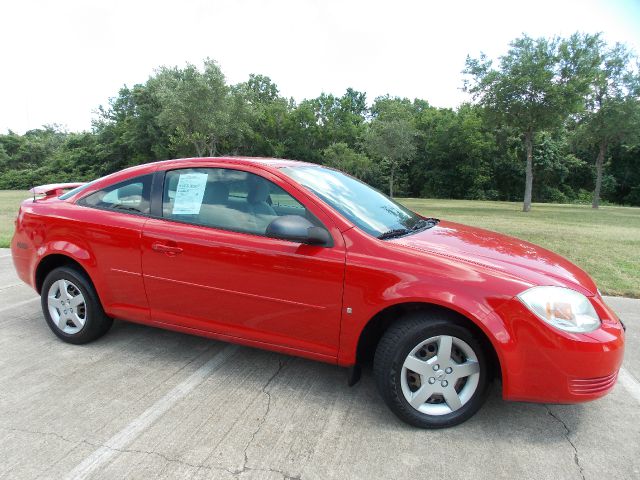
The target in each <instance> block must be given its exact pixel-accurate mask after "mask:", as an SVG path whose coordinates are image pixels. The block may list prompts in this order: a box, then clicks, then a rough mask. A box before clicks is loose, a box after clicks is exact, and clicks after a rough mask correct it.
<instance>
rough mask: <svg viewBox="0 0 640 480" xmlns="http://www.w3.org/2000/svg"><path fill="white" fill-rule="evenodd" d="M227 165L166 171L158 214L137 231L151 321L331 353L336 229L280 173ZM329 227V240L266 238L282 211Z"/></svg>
mask: <svg viewBox="0 0 640 480" xmlns="http://www.w3.org/2000/svg"><path fill="white" fill-rule="evenodd" d="M265 177H266V175H264V174H263V175H258V174H256V173H253V172H251V171H246V170H241V169H229V168H185V169H179V170H171V171H168V172H166V174H165V180H164V188H163V195H162V199H163V206H162V207H163V208H162V218H155V219H150V220H148V221H147V223H146V224H145V226H144V230H143V235H142V270H143V277H144V283H145V288H146V291H147V295H148V298H149V303H150V309H151V318H152V319H153V320H155V321H157V322H161V323H165V324H171V325H177V326H180V327H186V328H190V329H195V330H199V331H206V332H212V333H217V334H220V335H224V336H228V337H235V338H237V339H244V340H246V341H248V342H249V343H254V344H258V346H260V344H262V345H263V346H268V345H272V346H273V345H277V346H280V347H285V348H286V349H288V350H291V351H292V353H298V354H301V355H304V354H305V352H306V353H312V354H313V356H315V357H321V358H324V359H325V360H332V359H334V358H335V357H337V353H338V342H339V331H340V321H341V310H342V288H343V279H344V270H345V247H344V243H343V240H342V236H341V234H340V232H339V231H338V230H337V229H336V228H335V227H333V225H332V224H331V223H330V220H329V218H328V217H327V216H326V215H325V214H324V212H322V211H318V209H317V207H316V208H315V209H314V210H313V211H312V210H310V209H308V208H307V207H305V206H304V205H303V204H302V203H301V202H299V201H298V200H297V199H296V198H295V197H294V196H293V195H291V194H290V193H289V192H287V191H286V190H285V189H284V188H283V187H282V186H281V185H278V183H277V182H280V180H279V179H278V178H277V177H274V176H269V178H265ZM291 214H299V215H302V216H305V217H306V218H308V219H310V220H311V221H313V222H315V223H316V224H317V225H319V226H323V227H324V228H327V230H329V232H330V233H331V236H332V237H333V244H332V245H331V246H326V247H320V246H310V245H303V244H300V243H296V242H291V241H286V240H279V239H274V238H268V237H266V236H265V229H266V227H267V225H268V224H269V222H270V221H272V220H273V219H274V218H277V217H278V216H280V215H291Z"/></svg>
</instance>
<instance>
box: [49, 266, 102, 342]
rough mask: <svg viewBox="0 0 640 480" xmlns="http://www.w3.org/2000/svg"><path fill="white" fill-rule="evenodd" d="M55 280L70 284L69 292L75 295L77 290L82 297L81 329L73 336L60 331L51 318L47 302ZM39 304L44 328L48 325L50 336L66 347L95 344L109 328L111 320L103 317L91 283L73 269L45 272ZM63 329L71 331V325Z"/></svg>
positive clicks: (72, 333) (73, 333)
mask: <svg viewBox="0 0 640 480" xmlns="http://www.w3.org/2000/svg"><path fill="white" fill-rule="evenodd" d="M59 280H66V281H68V282H70V283H71V287H70V288H71V290H72V291H75V289H77V290H78V291H79V292H80V293H81V294H82V295H83V297H84V306H83V307H82V313H83V316H84V325H82V326H81V327H77V328H79V330H78V331H77V332H70V333H69V332H65V331H63V330H61V328H60V327H58V325H57V324H56V322H55V321H54V319H53V318H52V317H51V313H50V311H49V300H48V295H49V290H50V289H51V287H52V285H53V284H54V283H56V282H58V281H59ZM40 301H41V305H42V312H43V313H44V318H45V320H46V321H47V325H49V328H50V329H51V330H52V331H53V333H55V334H56V335H57V336H58V337H59V338H61V339H62V340H64V341H65V342H68V343H73V344H76V345H80V344H83V343H88V342H91V341H93V340H96V339H97V338H100V337H101V336H103V335H104V334H105V333H107V331H108V330H109V329H110V328H111V325H112V324H113V319H112V318H110V317H108V316H107V315H106V314H105V313H104V310H103V309H102V304H101V303H100V299H99V298H98V294H97V293H96V290H95V288H94V287H93V284H92V283H91V280H90V279H89V278H88V277H87V275H86V274H85V273H84V272H81V271H80V270H78V269H75V268H73V267H59V268H56V269H54V270H52V271H51V272H49V274H48V275H47V277H46V278H45V280H44V283H43V284H42V290H41V292H40ZM54 315H55V312H54ZM67 325H68V326H69V327H71V326H72V325H73V323H67Z"/></svg>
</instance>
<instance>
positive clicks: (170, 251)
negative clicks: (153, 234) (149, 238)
mask: <svg viewBox="0 0 640 480" xmlns="http://www.w3.org/2000/svg"><path fill="white" fill-rule="evenodd" d="M151 250H153V251H154V252H158V253H166V254H167V255H169V256H174V255H178V254H179V253H182V249H181V248H180V247H172V246H171V245H165V244H164V243H158V242H156V243H153V244H152V245H151Z"/></svg>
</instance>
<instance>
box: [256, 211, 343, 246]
mask: <svg viewBox="0 0 640 480" xmlns="http://www.w3.org/2000/svg"><path fill="white" fill-rule="evenodd" d="M265 233H266V235H267V237H272V238H279V239H281V240H291V241H293V242H300V243H306V244H308V245H329V244H331V235H329V232H327V231H326V230H325V229H324V228H322V227H317V226H315V225H314V224H313V223H311V222H310V221H309V220H307V219H306V218H304V217H301V216H300V215H283V216H282V217H278V218H276V219H274V220H273V221H272V222H271V223H270V224H269V225H267V230H266V232H265Z"/></svg>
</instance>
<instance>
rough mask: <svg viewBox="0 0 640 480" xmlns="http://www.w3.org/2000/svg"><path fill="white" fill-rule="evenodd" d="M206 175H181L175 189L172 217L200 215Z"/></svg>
mask: <svg viewBox="0 0 640 480" xmlns="http://www.w3.org/2000/svg"><path fill="white" fill-rule="evenodd" d="M207 178H208V175H207V174H206V173H182V174H180V179H179V180H178V186H177V187H176V198H175V200H174V203H173V211H172V212H171V213H172V214H173V215H197V214H199V213H200V207H201V206H202V198H203V197H204V189H205V188H206V187H207Z"/></svg>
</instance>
